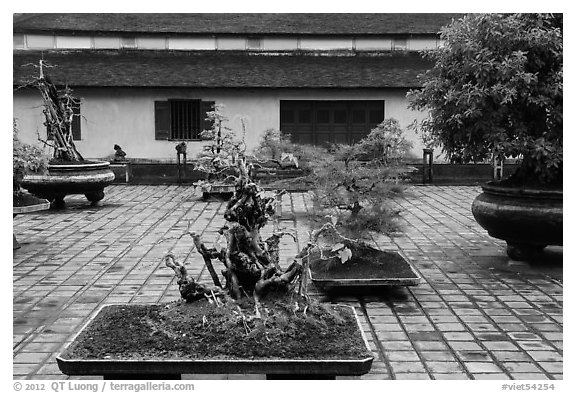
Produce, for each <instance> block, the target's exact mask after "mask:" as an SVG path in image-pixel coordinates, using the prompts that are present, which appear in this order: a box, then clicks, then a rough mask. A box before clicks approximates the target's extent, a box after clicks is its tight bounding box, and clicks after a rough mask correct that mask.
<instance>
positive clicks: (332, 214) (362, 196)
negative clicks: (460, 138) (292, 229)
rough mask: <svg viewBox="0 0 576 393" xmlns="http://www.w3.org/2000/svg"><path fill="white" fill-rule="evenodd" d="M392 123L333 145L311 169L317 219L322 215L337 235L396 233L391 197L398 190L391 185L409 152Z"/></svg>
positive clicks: (397, 213)
mask: <svg viewBox="0 0 576 393" xmlns="http://www.w3.org/2000/svg"><path fill="white" fill-rule="evenodd" d="M410 146H411V144H410V142H408V141H407V140H406V139H405V138H404V136H403V135H402V129H401V128H400V126H399V124H398V122H397V121H396V120H393V119H391V120H385V121H384V122H382V123H381V124H380V125H379V126H378V127H376V128H375V129H373V130H372V131H371V132H370V134H369V135H368V136H366V137H365V138H363V139H361V140H360V141H359V142H357V143H355V144H353V145H336V146H333V148H332V152H331V153H329V154H327V155H325V159H324V160H321V159H319V160H317V161H315V164H316V165H314V173H313V177H314V183H315V184H316V189H315V190H314V203H315V209H316V211H317V215H318V216H320V217H325V216H328V217H329V218H330V219H331V220H332V222H333V223H334V224H336V226H337V227H338V228H339V229H340V230H342V231H343V233H345V234H347V235H350V236H359V235H360V236H361V235H363V234H365V233H367V231H377V232H381V233H386V234H390V233H392V232H394V231H396V230H397V229H398V225H397V221H396V218H397V217H398V215H399V213H400V211H399V210H398V209H396V208H395V207H394V204H393V198H395V197H397V196H399V195H400V194H401V193H402V191H403V189H404V186H403V185H401V184H400V183H398V182H397V179H398V178H399V177H401V176H402V174H403V173H404V172H406V171H407V168H406V167H405V166H403V165H402V159H403V158H405V157H406V154H407V152H408V150H409V149H410Z"/></svg>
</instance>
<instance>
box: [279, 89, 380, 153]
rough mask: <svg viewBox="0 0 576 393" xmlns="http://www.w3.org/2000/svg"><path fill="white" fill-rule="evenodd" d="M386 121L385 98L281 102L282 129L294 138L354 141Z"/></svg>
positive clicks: (323, 142) (312, 141)
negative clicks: (382, 99)
mask: <svg viewBox="0 0 576 393" xmlns="http://www.w3.org/2000/svg"><path fill="white" fill-rule="evenodd" d="M382 120H384V101H381V100H370V101H343V100H342V101H288V100H282V101H280V129H281V130H282V132H284V133H289V134H292V141H293V142H296V143H306V144H315V145H326V144H329V143H354V142H357V141H358V140H359V139H361V138H363V137H365V136H366V135H368V133H369V132H370V130H371V129H373V128H374V127H375V126H376V125H378V124H379V123H380V122H382Z"/></svg>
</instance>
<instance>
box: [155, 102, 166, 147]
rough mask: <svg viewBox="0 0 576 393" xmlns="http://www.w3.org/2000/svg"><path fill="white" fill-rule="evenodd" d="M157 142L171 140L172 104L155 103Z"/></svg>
mask: <svg viewBox="0 0 576 393" xmlns="http://www.w3.org/2000/svg"><path fill="white" fill-rule="evenodd" d="M154 124H155V127H156V133H155V134H156V140H168V139H170V102H168V101H154Z"/></svg>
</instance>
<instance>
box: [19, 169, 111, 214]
mask: <svg viewBox="0 0 576 393" xmlns="http://www.w3.org/2000/svg"><path fill="white" fill-rule="evenodd" d="M113 181H114V173H113V172H112V170H111V169H110V163H109V162H107V161H78V162H59V163H50V164H49V165H48V172H47V173H46V174H42V175H35V174H34V175H26V176H24V179H23V180H22V187H23V188H25V189H27V190H28V191H29V192H30V193H31V194H34V195H36V196H38V197H40V198H45V199H47V200H49V201H50V202H51V203H52V206H53V207H64V205H65V204H64V197H66V195H72V194H83V195H85V196H86V199H88V200H89V201H90V202H91V203H92V205H95V204H96V203H97V202H98V201H100V200H102V199H103V198H104V188H105V187H106V186H108V185H110V184H111V183H112V182H113Z"/></svg>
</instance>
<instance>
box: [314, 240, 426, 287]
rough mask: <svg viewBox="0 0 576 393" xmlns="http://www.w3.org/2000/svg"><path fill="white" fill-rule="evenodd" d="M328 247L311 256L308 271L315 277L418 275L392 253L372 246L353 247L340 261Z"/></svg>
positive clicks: (364, 277)
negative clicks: (345, 259) (345, 257)
mask: <svg viewBox="0 0 576 393" xmlns="http://www.w3.org/2000/svg"><path fill="white" fill-rule="evenodd" d="M334 254H335V253H331V252H330V249H327V250H325V251H324V257H325V258H326V257H328V256H330V258H329V259H325V260H321V259H320V253H319V252H315V253H312V255H311V260H310V270H311V271H312V274H313V277H314V279H319V280H322V279H393V278H417V277H418V276H416V275H415V274H414V271H412V269H411V267H410V265H409V264H408V263H407V262H406V261H405V260H404V258H402V256H400V255H399V254H398V253H395V252H388V251H381V250H377V249H374V248H368V247H367V248H357V249H354V250H352V258H351V259H350V260H349V261H347V262H345V263H342V262H341V260H340V258H339V257H338V255H337V254H336V255H334Z"/></svg>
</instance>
